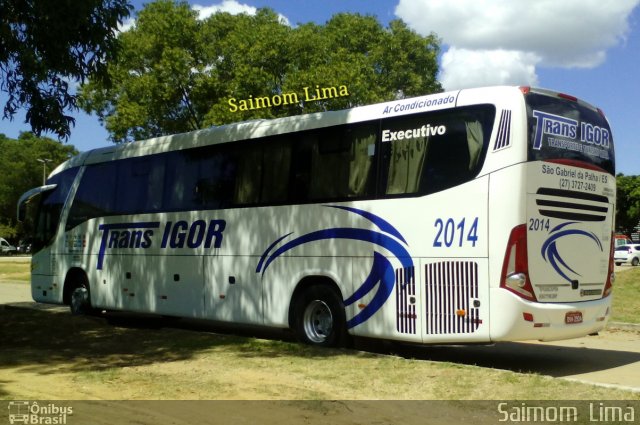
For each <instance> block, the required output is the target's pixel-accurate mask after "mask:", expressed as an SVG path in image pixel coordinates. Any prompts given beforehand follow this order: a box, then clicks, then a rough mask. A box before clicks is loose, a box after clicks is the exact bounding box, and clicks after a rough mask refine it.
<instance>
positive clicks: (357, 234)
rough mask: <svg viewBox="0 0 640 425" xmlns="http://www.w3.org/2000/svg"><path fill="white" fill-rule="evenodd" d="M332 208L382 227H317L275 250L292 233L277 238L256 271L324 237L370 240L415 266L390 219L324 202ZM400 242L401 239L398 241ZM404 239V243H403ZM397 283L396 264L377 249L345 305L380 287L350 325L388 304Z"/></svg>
mask: <svg viewBox="0 0 640 425" xmlns="http://www.w3.org/2000/svg"><path fill="white" fill-rule="evenodd" d="M325 206H326V207H329V208H336V209H340V210H343V211H347V212H350V213H353V214H357V215H359V216H361V217H363V218H365V219H367V220H369V221H370V222H371V223H373V224H375V225H376V227H378V229H380V230H381V232H379V231H375V230H369V229H357V228H350V227H338V228H330V229H324V230H317V231H314V232H310V233H307V234H305V235H302V236H299V237H297V238H295V239H293V240H290V241H288V242H286V243H284V244H283V245H281V246H280V247H279V248H277V249H276V246H278V245H279V244H280V243H281V242H282V241H284V240H285V239H286V238H287V237H289V236H291V235H292V234H293V233H288V234H286V235H284V236H281V237H280V238H278V239H276V240H275V241H274V242H273V243H272V244H271V245H269V247H268V248H267V249H266V250H265V251H264V253H263V254H262V255H261V257H260V260H259V262H258V266H257V267H256V273H262V275H263V276H264V274H265V273H266V271H267V269H268V268H269V266H270V265H271V264H272V263H273V262H274V261H275V260H277V259H278V258H279V257H280V256H281V255H283V254H284V253H286V252H288V251H290V250H292V249H294V248H296V247H299V246H301V245H305V244H308V243H312V242H318V241H324V240H334V239H342V240H355V241H362V242H369V243H371V244H373V245H374V246H379V247H382V248H384V249H386V250H387V251H389V252H391V253H392V254H393V255H394V256H395V257H396V258H397V259H398V260H399V261H400V263H401V264H402V267H405V268H407V267H413V260H412V258H411V255H410V254H409V252H408V251H407V250H406V248H405V247H404V246H403V244H405V245H406V241H405V239H404V237H402V235H401V234H400V232H399V231H398V230H397V229H396V228H395V227H393V226H392V225H391V224H390V223H389V222H387V221H386V220H384V219H382V218H381V217H378V216H376V215H375V214H372V213H370V212H367V211H363V210H359V209H356V208H352V207H344V206H334V205H325ZM399 241H400V242H399ZM401 242H402V243H401ZM395 284H396V279H395V270H394V268H393V265H392V264H391V262H390V261H389V259H388V258H386V257H385V256H384V255H382V254H380V253H379V252H377V251H373V264H372V266H371V271H370V272H369V275H368V276H367V278H366V279H365V280H364V282H362V284H360V286H359V287H358V288H357V289H356V291H355V292H354V293H353V294H351V296H349V297H348V298H347V299H346V300H344V302H343V303H344V305H345V306H349V305H352V304H353V303H355V302H356V301H357V300H359V299H362V298H363V297H364V296H365V295H367V294H369V293H370V292H372V291H373V290H374V289H375V287H376V285H377V287H378V289H377V291H376V293H375V294H374V295H373V298H372V299H371V301H370V302H369V303H367V305H366V306H365V307H364V308H363V309H362V310H361V311H360V312H358V314H356V315H355V316H354V317H353V318H351V319H350V320H348V321H347V328H349V329H350V328H353V327H354V326H357V325H359V324H361V323H364V322H366V321H367V320H368V319H369V318H371V317H372V316H373V315H374V314H375V313H376V312H377V311H378V310H380V308H382V306H383V305H384V304H385V302H386V301H387V299H388V298H389V296H390V295H391V293H392V292H393V288H394V285H395Z"/></svg>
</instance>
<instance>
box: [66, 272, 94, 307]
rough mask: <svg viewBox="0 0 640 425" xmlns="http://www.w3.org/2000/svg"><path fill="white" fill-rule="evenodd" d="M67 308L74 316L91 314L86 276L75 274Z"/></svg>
mask: <svg viewBox="0 0 640 425" xmlns="http://www.w3.org/2000/svg"><path fill="white" fill-rule="evenodd" d="M69 309H70V310H71V314H73V315H75V316H80V315H86V314H91V313H92V312H93V308H92V307H91V294H90V293H89V282H88V281H87V278H86V276H84V275H77V276H76V277H75V282H73V287H72V289H71V291H70V294H69Z"/></svg>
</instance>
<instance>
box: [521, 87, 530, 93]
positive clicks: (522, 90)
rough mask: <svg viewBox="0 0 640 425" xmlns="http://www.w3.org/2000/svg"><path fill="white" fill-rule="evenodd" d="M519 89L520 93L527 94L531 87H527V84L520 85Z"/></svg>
mask: <svg viewBox="0 0 640 425" xmlns="http://www.w3.org/2000/svg"><path fill="white" fill-rule="evenodd" d="M520 91H521V92H522V94H529V92H530V91H531V87H529V86H521V87H520Z"/></svg>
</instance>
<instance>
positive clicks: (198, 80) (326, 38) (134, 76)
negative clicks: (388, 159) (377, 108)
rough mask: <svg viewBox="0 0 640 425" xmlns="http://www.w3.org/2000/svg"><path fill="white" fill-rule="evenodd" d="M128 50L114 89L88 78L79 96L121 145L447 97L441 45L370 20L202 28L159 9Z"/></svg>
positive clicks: (206, 23) (145, 12) (112, 72)
mask: <svg viewBox="0 0 640 425" xmlns="http://www.w3.org/2000/svg"><path fill="white" fill-rule="evenodd" d="M120 42H121V51H120V55H118V57H117V58H115V60H114V61H111V62H110V63H109V64H108V74H109V78H110V81H111V82H112V84H111V85H108V84H105V83H104V82H103V81H101V80H97V79H91V78H90V79H89V82H88V83H87V84H84V85H83V86H82V88H81V106H82V108H83V109H85V110H86V111H87V112H95V113H96V114H97V115H98V117H99V118H100V120H101V121H102V122H103V124H104V125H105V127H106V128H107V130H108V131H109V133H110V135H111V139H112V140H113V141H114V142H124V141H132V140H138V139H144V138H148V137H156V136H161V135H166V134H171V133H178V132H184V131H191V130H195V129H199V128H204V127H209V126H212V125H222V124H227V123H230V122H236V121H242V120H248V119H255V118H275V117H282V116H288V115H294V114H302V113H309V112H316V111H324V110H330V109H343V108H349V107H353V106H358V105H364V104H370V103H374V102H380V101H385V100H394V99H399V98H404V97H407V96H414V95H419V94H428V93H433V92H439V91H442V87H441V86H440V84H439V83H438V81H437V80H436V75H437V72H438V65H437V54H438V51H439V42H438V40H437V38H436V37H435V36H434V35H430V36H427V37H422V36H420V35H418V34H417V33H415V32H413V31H411V30H410V29H408V28H407V26H406V25H405V24H404V23H403V22H402V21H392V22H391V23H390V24H389V27H388V28H384V27H383V26H382V25H381V24H380V23H379V22H378V21H377V19H376V18H375V17H372V16H361V15H358V14H347V13H342V14H337V15H335V16H334V17H332V18H331V20H329V21H328V22H327V23H326V24H325V25H316V24H313V23H309V24H304V25H299V26H298V27H296V28H291V27H289V26H287V25H286V24H284V23H283V22H281V20H280V18H279V17H278V15H277V14H276V13H275V12H273V11H272V10H270V9H267V8H265V9H259V10H258V11H257V13H256V14H255V15H252V16H250V15H247V14H239V15H230V14H228V13H216V14H214V15H212V16H210V17H209V18H207V19H205V20H199V19H198V18H197V14H196V13H195V12H194V11H193V10H191V8H190V7H189V5H188V4H187V3H184V2H181V3H177V2H174V1H171V0H158V1H156V2H154V3H150V4H147V5H146V6H145V7H144V8H143V9H142V10H141V11H140V13H139V15H138V17H137V21H136V25H135V27H134V28H132V29H131V30H129V31H127V32H125V33H123V34H121V36H120ZM340 86H344V87H345V91H348V95H342V96H335V97H331V98H327V99H319V98H318V99H317V100H315V101H304V99H303V90H304V88H305V87H307V88H308V90H309V91H310V92H311V93H314V92H315V90H316V88H323V87H340ZM287 93H296V94H298V96H299V98H300V99H298V100H299V101H298V102H279V103H280V104H274V105H270V106H269V107H256V108H244V109H243V108H236V109H235V110H234V109H233V108H232V107H231V106H230V103H229V101H230V100H231V99H236V101H237V102H240V101H241V100H247V101H248V100H253V99H257V98H269V99H271V98H273V97H274V96H275V97H278V96H282V95H283V94H287ZM276 103H278V102H276Z"/></svg>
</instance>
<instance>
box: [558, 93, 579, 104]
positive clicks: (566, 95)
mask: <svg viewBox="0 0 640 425" xmlns="http://www.w3.org/2000/svg"><path fill="white" fill-rule="evenodd" d="M558 97H560V98H562V99H567V100H570V101H572V102H577V101H578V98H577V97H575V96H571V95H570V94H565V93H558Z"/></svg>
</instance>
